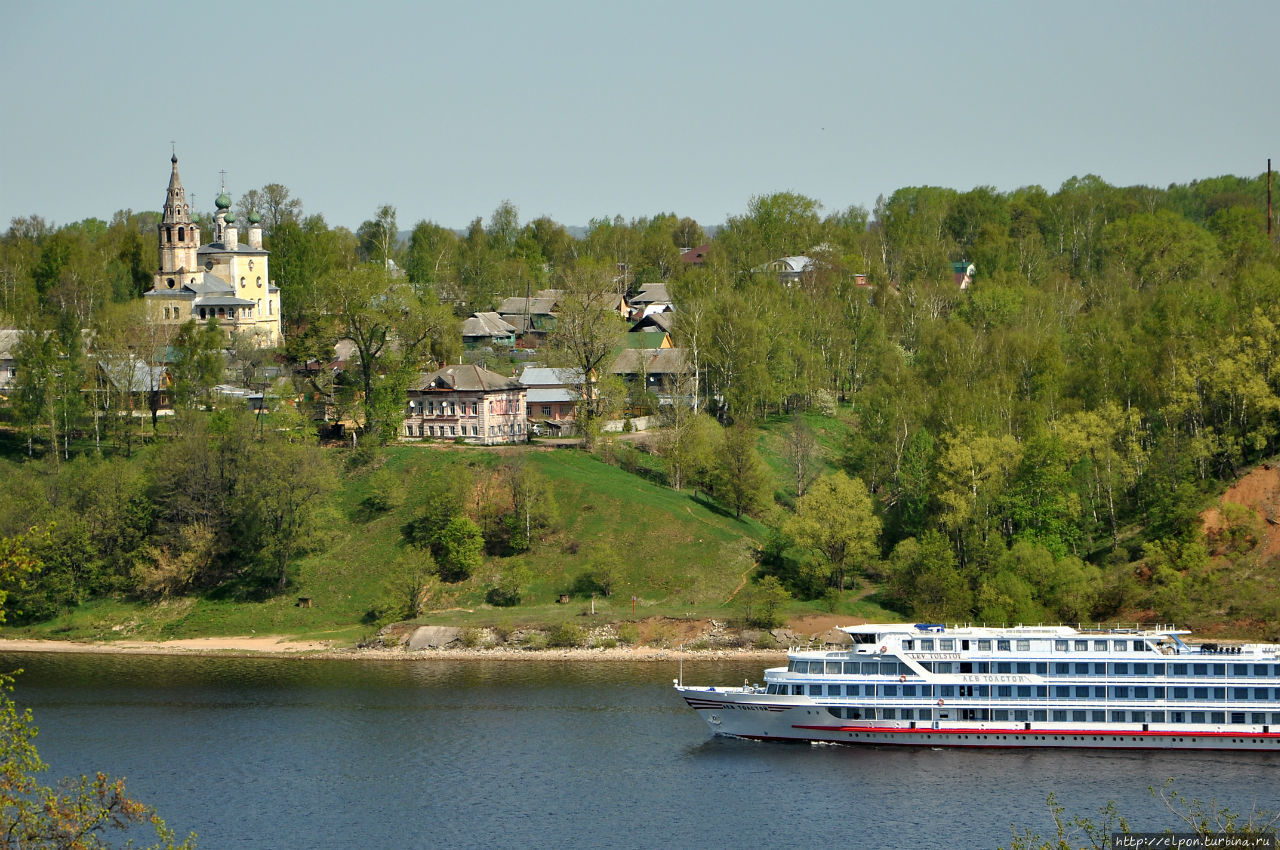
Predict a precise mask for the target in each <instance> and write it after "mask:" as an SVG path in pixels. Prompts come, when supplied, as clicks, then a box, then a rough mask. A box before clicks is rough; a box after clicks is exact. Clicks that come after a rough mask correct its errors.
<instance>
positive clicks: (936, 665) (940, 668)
mask: <svg viewBox="0 0 1280 850" xmlns="http://www.w3.org/2000/svg"><path fill="white" fill-rule="evenodd" d="M954 668H955V665H954V664H953V663H952V662H950V661H935V662H933V672H935V673H950V672H952V670H953V669H954Z"/></svg>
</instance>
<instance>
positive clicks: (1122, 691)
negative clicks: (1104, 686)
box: [1111, 685, 1129, 699]
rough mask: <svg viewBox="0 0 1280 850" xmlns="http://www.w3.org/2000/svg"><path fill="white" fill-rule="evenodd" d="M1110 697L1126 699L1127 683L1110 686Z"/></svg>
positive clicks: (1127, 696)
mask: <svg viewBox="0 0 1280 850" xmlns="http://www.w3.org/2000/svg"><path fill="white" fill-rule="evenodd" d="M1111 697H1112V698H1113V699H1128V698H1129V686H1128V685H1117V686H1116V687H1114V688H1112V689H1111Z"/></svg>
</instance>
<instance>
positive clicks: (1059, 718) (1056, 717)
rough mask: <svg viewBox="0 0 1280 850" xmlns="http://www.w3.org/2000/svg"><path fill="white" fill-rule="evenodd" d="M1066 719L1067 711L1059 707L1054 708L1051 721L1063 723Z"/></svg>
mask: <svg viewBox="0 0 1280 850" xmlns="http://www.w3.org/2000/svg"><path fill="white" fill-rule="evenodd" d="M1066 721H1067V712H1066V711H1064V710H1063V709H1060V708H1058V709H1054V711H1053V722H1054V723H1065V722H1066Z"/></svg>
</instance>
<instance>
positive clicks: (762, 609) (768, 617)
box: [737, 575, 791, 629]
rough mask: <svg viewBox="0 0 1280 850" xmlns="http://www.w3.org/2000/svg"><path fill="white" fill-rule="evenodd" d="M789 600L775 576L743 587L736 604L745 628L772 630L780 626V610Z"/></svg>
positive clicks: (788, 594)
mask: <svg viewBox="0 0 1280 850" xmlns="http://www.w3.org/2000/svg"><path fill="white" fill-rule="evenodd" d="M790 599H791V594H790V593H788V592H787V589H786V588H785V587H783V586H782V582H780V581H778V578H777V576H771V575H766V576H763V577H762V578H760V579H759V580H757V581H755V582H752V583H751V584H748V585H747V586H746V587H744V588H743V589H742V591H741V592H740V593H739V594H738V599H737V602H738V605H739V607H740V608H741V610H742V620H743V622H744V623H745V624H746V625H747V626H749V627H754V628H758V629H772V628H776V627H777V626H780V625H782V622H783V620H782V617H781V614H782V610H783V608H784V607H785V606H786V604H787V602H788V601H790Z"/></svg>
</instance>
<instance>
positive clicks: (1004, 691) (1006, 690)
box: [996, 685, 1013, 699]
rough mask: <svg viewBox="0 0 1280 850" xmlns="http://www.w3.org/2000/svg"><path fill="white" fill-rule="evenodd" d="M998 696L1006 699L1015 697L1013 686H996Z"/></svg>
mask: <svg viewBox="0 0 1280 850" xmlns="http://www.w3.org/2000/svg"><path fill="white" fill-rule="evenodd" d="M996 696H997V697H1005V698H1006V699H1007V698H1009V697H1012V696H1013V685H996Z"/></svg>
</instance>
